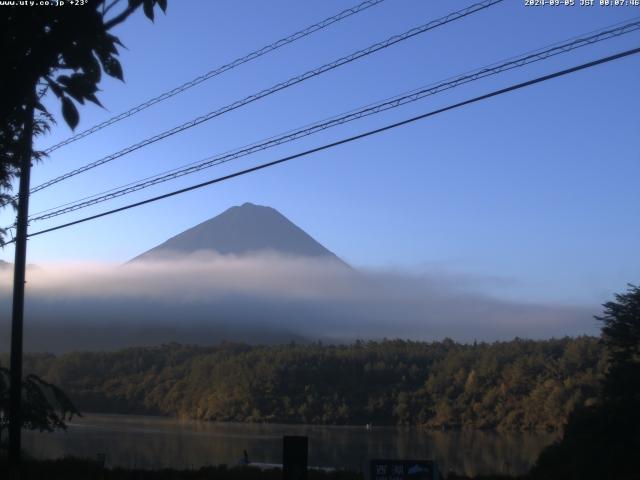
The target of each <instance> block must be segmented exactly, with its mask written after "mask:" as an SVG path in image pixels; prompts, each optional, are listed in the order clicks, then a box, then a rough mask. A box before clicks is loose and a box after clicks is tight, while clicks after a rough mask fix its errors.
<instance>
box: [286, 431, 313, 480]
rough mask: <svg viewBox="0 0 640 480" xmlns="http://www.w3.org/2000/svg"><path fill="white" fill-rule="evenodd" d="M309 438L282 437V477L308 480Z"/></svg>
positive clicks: (288, 479) (292, 479)
mask: <svg viewBox="0 0 640 480" xmlns="http://www.w3.org/2000/svg"><path fill="white" fill-rule="evenodd" d="M308 456H309V440H308V438H307V437H300V436H290V437H283V438H282V479H283V480H307V458H308Z"/></svg>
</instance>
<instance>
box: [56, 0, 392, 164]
mask: <svg viewBox="0 0 640 480" xmlns="http://www.w3.org/2000/svg"><path fill="white" fill-rule="evenodd" d="M384 1H385V0H367V1H366V2H362V3H360V4H359V5H356V6H354V7H351V8H348V9H346V10H343V11H341V12H340V13H338V14H336V15H333V16H331V17H328V18H325V19H324V20H322V21H320V22H318V23H315V24H313V25H310V26H308V27H307V28H304V29H302V30H300V31H298V32H296V33H293V34H291V35H289V36H288V37H284V38H281V39H280V40H278V41H276V42H273V43H271V44H269V45H267V46H265V47H262V48H260V49H258V50H254V51H253V52H251V53H249V54H247V55H245V56H243V57H240V58H236V59H235V60H233V61H232V62H229V63H227V64H225V65H222V66H220V67H217V68H215V69H213V70H210V71H208V72H207V73H205V74H203V75H200V76H199V77H196V78H194V79H193V80H190V81H188V82H185V83H183V84H182V85H180V86H178V87H176V88H174V89H172V90H169V91H167V92H164V93H162V94H160V95H158V96H157V97H153V98H151V99H149V100H147V101H146V102H143V103H141V104H140V105H137V106H135V107H133V108H130V109H129V110H127V111H126V112H122V113H120V114H118V115H116V116H114V117H111V118H109V119H107V120H105V121H104V122H101V123H98V124H96V125H94V126H93V127H91V128H88V129H87V130H84V131H82V132H80V133H77V134H76V135H73V136H71V137H69V138H67V139H66V140H63V141H62V142H60V143H56V144H55V145H52V146H50V147H49V148H47V149H46V150H45V153H51V152H53V151H55V150H57V149H59V148H61V147H64V146H65V145H68V144H70V143H73V142H75V141H77V140H80V139H81V138H84V137H87V136H89V135H91V134H93V133H95V132H97V131H99V130H102V129H103V128H106V127H108V126H110V125H113V124H114V123H117V122H119V121H121V120H124V119H125V118H129V117H131V116H133V115H135V114H136V113H139V112H141V111H143V110H145V109H147V108H149V107H151V106H153V105H155V104H156V103H160V102H162V101H164V100H167V99H169V98H171V97H174V96H176V95H178V94H179V93H182V92H184V91H186V90H189V89H190V88H192V87H195V86H196V85H199V84H201V83H203V82H205V81H207V80H210V79H212V78H213V77H217V76H218V75H221V74H222V73H224V72H227V71H229V70H232V69H234V68H236V67H239V66H240V65H243V64H245V63H248V62H250V61H252V60H255V59H257V58H259V57H262V56H263V55H266V54H267V53H270V52H273V51H274V50H277V49H279V48H280V47H284V46H285V45H288V44H290V43H293V42H295V41H297V40H300V39H301V38H304V37H306V36H308V35H311V34H312V33H315V32H317V31H319V30H322V29H324V28H327V27H328V26H330V25H332V24H334V23H336V22H339V21H340V20H344V19H345V18H348V17H350V16H352V15H355V14H357V13H360V12H362V11H364V10H367V9H368V8H370V7H373V6H375V5H377V4H379V3H382V2H384Z"/></svg>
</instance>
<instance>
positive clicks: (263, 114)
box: [0, 0, 640, 304]
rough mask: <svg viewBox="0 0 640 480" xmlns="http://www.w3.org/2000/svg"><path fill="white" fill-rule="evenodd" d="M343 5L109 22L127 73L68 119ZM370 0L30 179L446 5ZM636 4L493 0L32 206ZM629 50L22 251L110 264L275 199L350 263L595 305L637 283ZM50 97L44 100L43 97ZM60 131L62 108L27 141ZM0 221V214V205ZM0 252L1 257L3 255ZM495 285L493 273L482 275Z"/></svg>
mask: <svg viewBox="0 0 640 480" xmlns="http://www.w3.org/2000/svg"><path fill="white" fill-rule="evenodd" d="M355 3H356V2H355V1H353V0H350V1H333V0H331V1H327V0H322V1H319V0H313V1H304V2H295V1H292V0H287V1H285V0H278V1H269V2H263V1H258V0H254V1H244V2H234V1H216V2H211V1H206V0H200V1H196V0H192V1H189V2H184V1H176V0H174V1H172V2H170V4H169V10H168V13H167V15H166V16H163V15H160V16H158V18H157V20H156V22H155V24H152V23H151V22H149V21H148V20H147V19H146V18H145V17H144V16H143V15H142V14H141V13H140V14H138V15H137V16H136V17H135V18H132V19H131V20H130V21H129V22H128V23H127V24H125V25H123V26H122V27H121V28H119V30H118V31H117V35H118V36H119V37H120V38H121V40H122V41H123V43H124V44H125V45H126V46H127V48H128V50H123V51H122V53H121V59H122V64H123V67H124V70H125V79H126V82H125V83H121V82H118V81H115V80H111V79H107V80H105V81H104V82H103V84H102V89H103V91H102V92H101V95H100V99H101V101H102V103H103V104H104V105H105V107H106V110H103V109H100V108H98V107H94V106H92V105H89V106H85V107H82V109H81V123H80V126H79V130H83V129H85V128H88V127H90V126H91V125H93V124H95V123H97V122H99V121H102V120H104V119H106V118H108V117H110V116H112V115H114V114H117V113H120V112H121V111H124V110H126V109H128V108H129V107H131V106H133V105H135V104H137V103H140V102H142V101H144V100H146V99H148V98H149V97H151V96H154V95H156V94H159V93H162V92H164V91H166V90H168V89H171V88H173V87H175V86H176V85H178V84H181V83H183V82H184V81H187V80H190V79H191V78H193V77H195V76H198V75H200V74H202V73H204V72H206V71H208V70H210V69H212V68H215V67H216V66H219V65H221V64H223V63H226V62H228V61H230V60H233V59H235V58H237V57H239V56H242V55H244V54H246V53H248V52H250V51H252V50H255V49H256V48H259V47H261V46H263V45H266V44H268V43H270V42H272V41H274V40H276V39H278V38H281V37H283V36H286V35H288V34H290V33H292V32H294V31H297V30H299V29H300V28H303V27H305V26H307V25H309V24H312V23H315V22H316V21H318V20H321V19H323V18H325V17H327V16H329V15H332V14H334V13H336V12H337V11H339V10H342V9H344V8H347V7H349V6H351V5H353V4H355ZM471 3H472V2H471V1H467V0H465V1H458V0H448V1H435V0H433V1H418V0H387V1H386V2H383V3H382V4H381V5H378V6H376V7H373V8H371V9H369V10H367V11H365V12H363V13H361V14H359V15H356V16H354V17H351V18H349V19H347V20H344V21H342V22H340V23H338V24H336V25H333V26H331V27H329V28H327V29H326V30H324V31H322V32H319V33H316V34H314V35H312V36H311V37H308V38H306V39H303V40H301V41H298V42H296V43H294V44H292V45H289V46H286V47H284V48H283V49H281V50H279V51H277V52H275V53H272V54H269V55H267V56H265V57H262V58H260V59H259V60H257V61H255V62H251V63H250V64H247V65H244V66H241V67H239V68H237V69H235V70H233V71H231V72H228V73H226V74H224V75H222V76H220V77H217V78H215V79H213V80H210V81H208V82H206V83H204V84H202V85H200V86H198V87H196V88H193V89H191V90H190V91H188V92H186V93H184V94H182V95H179V96H177V97H175V98H173V99H171V100H169V101H166V102H163V103H162V104H160V105H158V106H155V107H152V108H150V109H148V110H147V111H145V112H143V113H141V114H139V115H137V116H135V117H133V118H131V119H129V120H125V121H123V122H120V123H119V124H118V125H117V126H114V127H110V128H107V129H105V130H103V131H101V132H99V133H97V134H95V135H92V136H90V137H89V138H87V139H84V140H81V141H78V142H76V143H74V144H73V145H70V146H67V147H64V148H62V149H59V150H58V151H56V152H54V153H53V154H52V155H51V158H50V159H48V160H46V161H44V162H43V163H42V164H39V165H37V166H36V167H35V168H34V171H33V174H32V184H33V185H36V184H39V183H41V182H43V181H45V180H48V179H50V178H52V177H54V176H57V175H59V174H62V173H64V172H66V171H68V170H70V169H72V168H76V167H78V166H81V165H83V164H85V163H87V162H90V161H93V160H96V159H98V158H100V157H102V156H104V155H106V154H109V153H111V152H113V151H115V150H119V149H121V148H123V147H126V146H128V145H130V144H132V143H135V142H137V141H139V140H141V139H143V138H146V137H148V136H151V135H154V134H156V133H158V132H160V131H163V130H165V129H168V128H171V127H173V126H175V125H177V124H179V123H182V122H184V121H186V120H189V119H191V118H193V117H196V116H198V115H201V114H203V113H206V112H208V111H210V110H214V109H216V108H218V107H221V106H223V105H226V104H228V103H231V102H233V101H235V100H237V99H240V98H242V97H244V96H246V95H249V94H251V93H254V92H257V91H259V90H262V89H263V88H267V87H269V86H271V85H273V84H274V83H277V82H280V81H283V80H286V79H288V78H290V77H292V76H294V75H296V74H299V73H302V72H304V71H306V70H309V69H311V68H314V67H316V66H319V65H322V64H324V63H327V62H329V61H331V60H333V59H336V58H338V57H341V56H343V55H346V54H348V53H351V52H352V51H355V50H357V49H360V48H363V47H366V46H368V45H370V44H372V43H374V42H377V41H379V40H383V39H385V38H387V37H389V36H390V35H393V34H396V33H400V32H403V31H405V30H407V29H409V28H411V27H413V26H417V25H420V24H423V23H426V22H427V21H428V20H430V19H435V18H438V17H441V16H443V15H445V14H447V13H449V12H450V11H454V10H457V9H459V8H463V7H464V6H466V5H469V4H471ZM637 15H640V8H633V7H616V8H612V7H609V8H607V7H598V6H594V7H580V6H574V7H548V6H547V7H525V6H524V2H523V1H520V0H507V1H505V2H504V3H503V4H501V5H497V6H495V7H492V8H490V9H487V10H485V11H483V12H480V13H477V14H475V15H472V16H470V17H468V18H466V19H463V20H460V21H457V22H455V23H452V24H449V25H446V26H443V27H440V28H438V29H436V30H434V31H432V32H428V33H426V34H423V35H420V36H418V37H416V38H414V39H411V40H408V41H406V42H403V43H401V44H399V45H396V46H393V47H391V48H388V49H386V50H384V51H382V52H379V53H377V54H375V55H373V56H370V57H367V58H364V59H361V60H358V61H357V62H354V63H352V64H350V65H347V66H345V67H342V68H339V69H337V70H334V71H332V72H329V73H327V74H325V75H322V76H321V77H318V78H315V79H312V80H309V81H306V82H304V83H303V84H300V85H297V86H295V87H292V88H290V89H288V90H286V91H283V92H280V93H277V94H275V95H272V96H271V97H269V98H267V99H264V100H261V101H258V102H255V103H253V104H251V105H249V106H246V107H243V108H241V109H239V110H236V111H234V112H231V113H229V114H226V115H224V116H222V117H220V118H217V119H214V120H212V121H210V122H207V123H205V124H203V125H201V126H198V127H196V128H193V129H191V130H189V131H188V132H185V133H182V134H179V135H176V136H174V137H172V138H170V139H167V140H165V141H162V142H159V143H156V144H154V145H152V146H150V147H147V148H145V149H142V150H140V151H138V152H136V153H134V154H131V155H127V156H125V157H123V158H120V159H118V160H116V161H114V162H112V163H111V164H109V165H106V166H103V167H99V168H97V169H95V170H93V171H91V172H89V173H86V174H84V175H80V176H77V177H75V178H74V179H72V180H70V181H67V182H63V183H61V184H59V185H57V186H55V187H52V188H50V189H47V190H45V191H43V192H39V193H36V194H34V195H33V197H32V200H31V212H37V211H39V210H43V209H45V208H49V207H51V206H55V205H58V204H60V203H64V202H66V201H71V200H74V199H77V198H80V197H83V196H86V195H89V194H92V193H95V192H97V191H102V190H106V189H108V188H111V187H114V186H118V185H121V184H125V183H128V182H131V181H134V180H137V179H139V178H142V177H145V176H148V175H151V174H154V173H158V172H160V171H163V170H167V169H170V168H173V167H177V166H180V165H183V164H186V163H189V162H193V161H196V160H199V159H201V158H203V157H206V156H209V155H212V154H216V153H222V152H225V151H227V150H229V149H232V148H235V147H239V146H242V145H244V144H247V143H251V142H253V141H256V140H259V139H262V138H266V137H269V136H271V135H274V134H278V133H281V132H284V131H287V130H289V129H292V128H296V127H298V126H301V125H304V124H306V123H309V122H312V121H315V120H319V119H322V118H325V117H328V116H331V115H334V114H337V113H341V112H344V111H348V110H351V109H353V108H356V107H359V106H362V105H365V104H368V103H371V102H373V101H376V100H380V99H383V98H386V97H389V96H392V95H395V94H398V93H402V92H405V91H407V90H411V89H414V88H417V87H420V86H423V85H426V84H430V83H432V82H436V81H438V80H442V79H445V78H447V77H450V76H452V75H456V74H459V73H463V72H465V71H467V70H470V69H472V68H476V67H481V66H484V65H487V64H490V63H493V62H496V61H499V60H502V59H505V58H508V57H511V56H514V55H518V54H521V53H524V52H526V51H529V50H533V49H537V48H539V47H542V46H545V45H548V44H551V43H555V42H557V41H561V40H564V39H567V38H570V37H573V36H576V35H579V34H581V33H585V32H589V31H592V30H595V29H598V28H601V27H604V26H607V25H610V24H614V23H617V22H620V21H623V20H625V19H630V18H633V17H635V16H637ZM639 40H640V34H638V33H632V34H629V35H626V36H623V37H621V38H619V39H614V40H612V41H608V42H605V43H603V44H600V45H596V46H591V47H587V48H583V49H581V50H579V51H576V52H573V53H571V54H568V55H562V56H559V57H557V58H554V59H551V60H549V61H546V62H542V63H540V64H537V65H533V66H529V67H526V68H523V69H519V70H517V71H513V72H509V73H506V74H503V75H500V76H497V77H493V78H489V79H485V80H482V81H479V82H474V83H473V84H471V85H467V86H464V87H460V88H457V89H455V90H452V91H449V92H446V93H443V94H439V95H437V96H435V97H430V98H429V99H427V100H423V101H420V102H417V103H415V104H413V105H411V106H408V107H403V108H400V109H397V110H395V111H393V112H388V113H385V114H382V115H379V116H376V117H373V118H369V119H366V120H361V121H358V122H354V123H352V124H349V125H346V126H343V127H339V128H336V129H332V130H330V131H328V132H325V133H322V134H319V135H314V136H312V137H310V138H307V139H305V140H302V141H298V142H295V143H292V144H289V145H287V146H283V147H279V148H276V149H271V150H269V151H268V152H262V153H261V154H258V155H254V156H251V157H246V158H243V159H241V160H237V161H235V162H232V163H230V164H228V165H226V166H222V167H215V168H213V169H210V170H206V171H204V172H201V173H198V174H196V175H190V176H187V177H184V178H182V179H181V180H178V181H174V182H171V183H166V184H163V185H161V186H158V187H154V188H151V189H149V190H146V191H144V192H140V193H138V194H135V195H131V196H127V197H124V198H122V199H120V200H118V201H115V202H112V203H105V204H102V205H100V206H98V207H95V208H94V209H87V210H83V211H81V212H78V213H75V214H71V215H68V216H64V217H59V218H57V219H54V220H51V221H49V222H39V223H38V224H34V225H33V226H32V227H31V228H32V230H40V229H41V228H46V227H48V226H53V225H56V224H58V223H59V222H62V221H63V220H64V221H70V220H73V219H75V218H80V217H83V216H85V215H87V214H89V213H97V212H99V211H102V210H104V209H107V208H113V207H115V206H120V205H124V204H126V203H129V202H131V201H134V200H137V199H143V198H146V197H148V196H151V195H153V194H159V193H163V192H165V191H169V190H173V189H175V188H179V187H182V186H186V185H189V184H192V183H196V182H199V181H203V180H205V179H208V178H211V177H214V176H218V175H221V174H224V173H229V172H232V171H234V170H237V169H241V168H246V167H247V166H250V165H254V164H257V163H260V162H262V161H268V160H271V159H275V158H278V157H281V156H284V155H287V154H290V153H293V152H297V151H300V150H303V149H306V148H310V147H313V146H316V145H320V144H322V143H325V142H328V141H332V140H334V139H338V138H341V137H343V136H348V135H351V134H355V133H358V132H361V131H364V130H367V129H370V128H374V127H377V126H381V125H384V124H387V123H391V122H393V121H397V120H400V119H402V118H405V117H409V116H412V115H416V114H418V113H421V112H425V111H428V110H431V109H434V108H437V107H440V106H444V105H447V104H450V103H455V102H457V101H460V100H463V99H466V98H468V97H471V96H474V95H478V94H481V93H485V92H488V91H490V90H493V89H496V88H500V87H503V86H506V85H509V84H511V83H514V82H517V81H522V80H525V79H528V78H531V77H533V76H536V75H541V74H543V73H549V72H552V71H555V70H558V69H561V68H564V67H566V66H570V65H574V64H578V63H582V62H584V61H588V60H590V59H593V58H597V57H600V56H603V55H606V54H610V53H613V52H617V51H620V50H624V49H628V48H632V47H636V46H638V44H639V43H640V42H639ZM639 74H640V58H639V57H637V56H636V57H632V58H627V59H623V60H620V61H618V62H615V63H612V64H607V65H605V66H601V67H596V68H594V69H591V70H588V71H585V72H581V73H577V74H574V75H572V76H569V77H566V78H561V79H557V80H553V81H551V82H548V83H545V84H543V85H538V86H534V87H531V88H528V89H526V90H523V91H518V92H514V93H510V94H508V95H505V96H503V97H500V98H495V99H491V100H489V101H486V102H482V103H479V104H476V105H473V106H469V107H465V108H463V109H460V110H456V111H452V112H448V113H445V114H442V115H438V116H437V117H433V118H431V119H428V120H425V121H422V122H419V123H415V124H412V125H410V126H407V127H404V128H402V129H398V130H394V131H392V132H387V133H384V134H381V135H378V136H376V137H374V138H369V139H366V140H363V141H360V142H356V143H352V144H349V145H346V146H342V147H338V148H335V149H332V150H330V151H325V152H323V153H320V154H317V155H314V156H311V157H306V158H304V159H300V160H296V161H295V162H293V163H288V164H285V165H282V166H278V167H275V168H272V169H269V170H267V171H262V172H260V173H256V174H253V175H250V176H246V177H243V178H240V179H235V180H232V181H229V182H226V183H224V184H220V185H217V186H214V187H210V188H206V189H202V190H199V191H196V192H191V193H188V194H185V195H182V196H179V197H174V198H172V199H169V200H165V201H162V202H158V203H155V204H152V205H147V206H144V207H141V208H137V209H133V210H129V211H127V212H125V213H120V214H116V215H113V216H110V217H107V218H103V219H101V220H97V221H93V222H89V223H85V224H83V225H79V226H76V227H72V228H68V229H65V230H61V231H58V232H55V233H51V234H47V235H43V236H40V237H34V238H33V239H31V240H30V241H29V251H28V252H29V257H28V258H29V262H30V263H46V262H70V261H73V262H83V261H106V262H116V263H117V262H124V261H126V260H128V259H129V258H131V257H134V256H136V255H137V254H139V253H141V252H143V251H145V250H147V249H148V248H150V247H152V246H154V245H156V244H158V243H160V242H162V241H164V240H165V239H167V238H168V237H170V236H173V235H175V234H176V233H179V232H180V231H182V230H184V229H186V228H189V227H191V226H193V225H195V224H197V223H199V222H202V221H204V220H206V219H208V218H210V217H212V216H215V215H217V214H218V213H220V212H222V211H223V210H225V209H226V208H228V207H230V206H233V205H236V204H241V203H244V202H247V201H250V202H254V203H258V204H263V205H269V206H272V207H274V208H277V209H278V210H280V211H281V212H282V213H283V214H285V215H286V216H287V217H289V218H290V219H291V220H292V221H294V222H295V223H296V224H298V225H299V226H300V227H302V228H303V229H305V230H306V231H307V232H309V233H310V234H311V235H312V236H314V237H315V238H316V239H317V240H319V241H320V242H321V243H323V244H324V245H325V246H327V247H328V248H330V249H331V250H333V251H334V252H335V253H336V254H338V255H339V256H341V257H342V258H344V259H345V260H346V261H347V262H349V263H351V264H353V265H356V266H361V267H369V268H385V269H388V268H399V269H408V270H412V271H421V270H431V271H433V270H436V271H437V270H442V271H447V272H450V271H453V272H458V273H464V274H470V275H473V276H477V277H478V278H486V279H487V285H488V286H487V288H488V289H496V290H495V293H496V294H499V295H502V296H507V297H513V298H518V299H522V300H527V301H545V302H556V303H584V304H597V303H600V302H602V301H605V300H607V299H608V298H609V297H610V296H611V294H612V293H613V292H616V291H621V290H623V289H624V288H625V285H626V283H628V282H632V283H633V282H636V283H637V282H638V273H639V272H640V256H638V255H637V244H638V238H640V222H639V221H638V220H639V217H640V188H639V185H638V184H639V183H640V182H639V179H640V153H639V152H640V149H639V148H638V146H639V142H640V136H639V135H638V130H639V127H640V119H639V118H638V112H639V111H640V95H639V94H638V84H639V82H638V77H639ZM51 105H52V111H55V112H56V113H57V112H58V106H57V105H55V104H54V103H51ZM70 134H71V132H70V130H69V129H68V127H67V126H66V125H65V124H64V123H63V122H61V121H60V122H59V124H58V125H57V127H55V128H54V130H53V132H52V133H51V134H50V135H49V136H47V137H43V138H41V139H39V140H38V143H37V145H38V146H39V147H43V148H44V147H46V146H49V145H51V144H53V143H56V142H58V141H60V140H62V139H64V138H66V137H68V136H69V135H70ZM1 220H2V221H3V223H4V224H7V223H10V222H11V215H10V213H9V212H7V211H5V212H3V213H2V215H1ZM0 257H1V258H3V259H6V260H10V261H11V260H12V257H13V249H12V248H5V250H4V251H3V252H2V253H1V254H0ZM495 279H499V280H500V281H497V282H496V281H495Z"/></svg>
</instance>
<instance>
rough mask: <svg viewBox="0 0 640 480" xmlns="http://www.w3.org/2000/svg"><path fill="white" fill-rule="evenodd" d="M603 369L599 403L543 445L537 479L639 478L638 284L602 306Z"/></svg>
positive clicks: (582, 411)
mask: <svg viewBox="0 0 640 480" xmlns="http://www.w3.org/2000/svg"><path fill="white" fill-rule="evenodd" d="M603 306H604V315H603V316H602V317H596V318H597V319H598V320H600V321H602V323H603V327H602V343H603V344H604V346H605V349H606V355H607V368H606V376H605V378H604V380H603V382H602V388H601V394H600V397H599V399H598V402H597V403H596V404H594V405H591V406H585V407H581V408H577V409H576V411H575V412H574V413H573V414H572V415H571V416H570V418H569V422H568V424H567V428H566V429H565V432H564V435H563V438H562V440H561V441H560V442H558V443H557V444H555V445H552V446H551V447H549V448H548V449H546V450H544V451H543V452H542V454H541V455H540V458H539V459H538V464H537V466H536V468H535V469H534V477H535V478H540V479H550V480H551V479H576V480H577V479H582V480H588V479H600V478H608V479H619V480H626V479H629V480H631V479H637V478H638V475H639V474H640V457H639V456H638V452H639V451H640V409H639V406H640V288H639V287H637V286H633V285H630V286H629V289H628V290H627V292H625V293H623V294H618V295H616V296H615V301H612V302H607V303H605V304H604V305H603Z"/></svg>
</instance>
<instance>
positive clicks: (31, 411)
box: [0, 367, 80, 444]
mask: <svg viewBox="0 0 640 480" xmlns="http://www.w3.org/2000/svg"><path fill="white" fill-rule="evenodd" d="M9 377H10V372H9V370H7V369H6V368H3V367H0V444H1V443H2V439H3V433H4V431H5V430H6V429H7V428H8V427H9V416H8V412H9V384H10V381H9ZM22 396H23V408H22V426H23V428H26V429H29V430H38V431H40V432H53V431H54V430H65V429H66V428H67V426H66V424H65V421H66V420H67V419H71V418H72V417H73V416H74V415H80V412H78V410H77V409H76V407H75V406H74V405H73V403H72V402H71V400H69V398H68V397H67V396H66V394H65V393H64V392H63V391H62V390H60V389H59V388H58V387H56V386H55V385H53V384H51V383H48V382H46V381H44V380H42V379H41V378H40V377H38V376H36V375H29V376H27V377H26V378H25V379H24V381H23V383H22Z"/></svg>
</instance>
